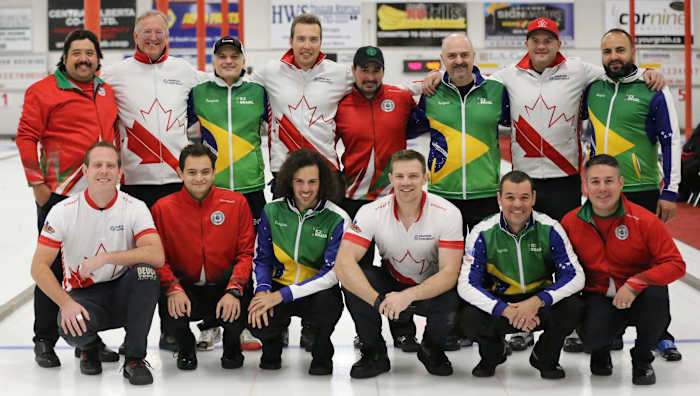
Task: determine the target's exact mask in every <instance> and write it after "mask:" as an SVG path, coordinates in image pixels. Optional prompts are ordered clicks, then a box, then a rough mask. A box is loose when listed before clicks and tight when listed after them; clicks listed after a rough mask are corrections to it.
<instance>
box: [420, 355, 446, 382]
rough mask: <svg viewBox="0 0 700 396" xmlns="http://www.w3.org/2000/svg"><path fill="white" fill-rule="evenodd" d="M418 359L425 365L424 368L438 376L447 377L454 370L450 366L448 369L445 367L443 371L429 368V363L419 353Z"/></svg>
mask: <svg viewBox="0 0 700 396" xmlns="http://www.w3.org/2000/svg"><path fill="white" fill-rule="evenodd" d="M418 360H420V362H421V363H423V366H425V369H426V370H427V371H428V372H429V373H430V374H432V375H437V376H439V377H447V376H449V375H452V373H453V372H454V370H453V369H452V367H451V366H450V368H449V370H448V369H445V370H444V371H442V370H435V369H432V368H430V365H429V364H428V363H427V362H426V360H427V359H426V358H425V357H424V356H423V355H422V354H420V353H419V354H418Z"/></svg>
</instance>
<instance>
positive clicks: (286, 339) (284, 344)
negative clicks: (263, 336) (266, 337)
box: [282, 327, 301, 348]
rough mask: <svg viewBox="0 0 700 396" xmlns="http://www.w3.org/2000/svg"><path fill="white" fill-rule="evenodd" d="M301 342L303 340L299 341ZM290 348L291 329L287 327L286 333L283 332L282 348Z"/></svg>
mask: <svg viewBox="0 0 700 396" xmlns="http://www.w3.org/2000/svg"><path fill="white" fill-rule="evenodd" d="M299 341H301V340H299ZM288 346H289V327H285V328H284V331H283V332H282V348H286V347H288Z"/></svg>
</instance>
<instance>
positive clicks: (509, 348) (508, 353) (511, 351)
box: [506, 342, 513, 356]
mask: <svg viewBox="0 0 700 396" xmlns="http://www.w3.org/2000/svg"><path fill="white" fill-rule="evenodd" d="M512 354H513V349H511V347H510V344H508V343H507V342H506V356H510V355H512Z"/></svg>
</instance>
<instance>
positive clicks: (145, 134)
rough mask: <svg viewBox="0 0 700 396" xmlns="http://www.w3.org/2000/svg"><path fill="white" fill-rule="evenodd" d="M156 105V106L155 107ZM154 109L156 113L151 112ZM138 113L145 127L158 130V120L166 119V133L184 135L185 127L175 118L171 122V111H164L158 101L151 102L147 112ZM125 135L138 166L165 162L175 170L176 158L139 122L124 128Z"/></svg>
mask: <svg viewBox="0 0 700 396" xmlns="http://www.w3.org/2000/svg"><path fill="white" fill-rule="evenodd" d="M156 104H157V105H158V106H157V107H156ZM154 109H155V110H156V112H154V111H153V110H154ZM158 110H160V113H157V111H158ZM140 113H141V117H142V118H143V121H144V124H145V125H155V126H156V128H160V126H161V124H160V122H159V120H161V119H166V123H165V132H166V133H167V132H168V131H170V130H171V129H173V128H176V130H178V131H179V130H181V131H182V132H183V133H186V130H185V125H184V124H183V123H181V122H180V120H178V119H177V118H175V119H174V120H173V114H172V113H173V111H172V109H170V110H166V109H164V108H163V106H161V104H160V102H159V101H158V99H155V100H154V101H153V104H152V105H151V107H150V108H149V109H148V110H147V111H145V110H141V111H140ZM159 114H162V115H163V117H158V115H159ZM166 116H167V118H166ZM126 134H127V136H128V142H127V148H128V149H129V150H130V151H131V152H133V153H134V154H136V155H138V156H139V157H140V158H141V162H140V163H139V165H141V164H158V163H161V162H165V163H167V164H168V165H170V167H171V168H173V170H175V169H177V167H178V160H177V158H175V156H174V155H173V154H172V153H171V152H170V151H169V150H168V148H167V147H165V146H164V145H163V144H162V142H161V141H160V140H158V138H157V137H155V136H154V135H153V134H152V133H151V132H149V131H148V129H147V128H146V127H144V126H143V125H142V124H141V123H140V122H139V121H137V120H134V125H132V127H131V128H129V127H126Z"/></svg>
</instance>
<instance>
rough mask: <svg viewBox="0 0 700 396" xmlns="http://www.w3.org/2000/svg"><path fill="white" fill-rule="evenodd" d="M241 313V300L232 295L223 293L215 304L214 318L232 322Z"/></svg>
mask: <svg viewBox="0 0 700 396" xmlns="http://www.w3.org/2000/svg"><path fill="white" fill-rule="evenodd" d="M240 315H241V302H240V301H239V300H238V299H237V298H236V297H235V296H233V295H231V294H229V293H225V294H224V296H223V297H221V300H219V303H218V304H216V318H217V319H221V320H223V321H224V322H233V321H234V320H236V319H238V317H239V316H240Z"/></svg>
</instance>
